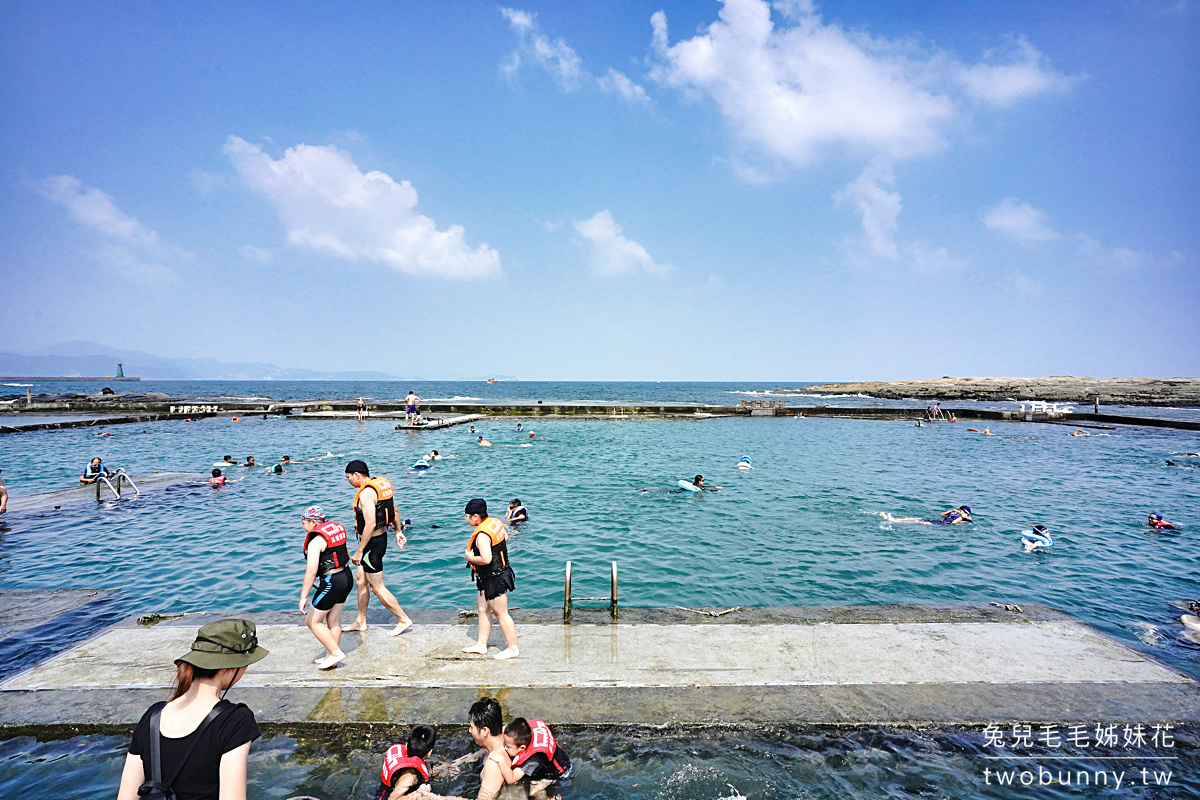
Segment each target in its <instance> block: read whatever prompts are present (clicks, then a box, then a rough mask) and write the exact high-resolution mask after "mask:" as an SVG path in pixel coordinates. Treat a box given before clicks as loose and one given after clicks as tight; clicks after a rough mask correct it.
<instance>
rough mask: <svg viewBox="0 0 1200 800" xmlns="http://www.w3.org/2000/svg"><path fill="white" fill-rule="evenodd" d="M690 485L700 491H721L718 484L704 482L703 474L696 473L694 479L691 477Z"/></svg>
mask: <svg viewBox="0 0 1200 800" xmlns="http://www.w3.org/2000/svg"><path fill="white" fill-rule="evenodd" d="M692 486H695V487H696V488H697V489H699V490H700V491H702V492H719V491H721V487H720V486H709V485H707V484H706V483H705V482H704V476H703V475H697V476H696V477H695V478H694V479H692Z"/></svg>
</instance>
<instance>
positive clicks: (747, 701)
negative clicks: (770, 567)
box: [0, 606, 1200, 726]
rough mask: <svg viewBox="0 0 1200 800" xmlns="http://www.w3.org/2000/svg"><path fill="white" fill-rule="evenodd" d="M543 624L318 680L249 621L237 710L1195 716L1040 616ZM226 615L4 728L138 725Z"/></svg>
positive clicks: (287, 716) (1081, 632) (548, 616)
mask: <svg viewBox="0 0 1200 800" xmlns="http://www.w3.org/2000/svg"><path fill="white" fill-rule="evenodd" d="M704 610H707V611H710V612H712V613H716V610H712V609H704ZM576 613H577V614H578V612H576ZM554 614H555V612H552V611H541V612H537V613H534V612H530V611H523V610H522V611H518V612H517V613H516V614H514V616H515V617H516V619H517V621H518V626H519V628H518V629H519V637H520V646H521V658H520V659H518V660H515V661H508V662H496V661H494V660H492V659H491V658H490V657H487V658H485V657H481V656H475V655H466V654H463V653H462V652H461V648H462V647H463V646H465V645H467V644H469V643H471V641H472V640H473V638H474V634H475V625H474V622H473V621H469V620H467V621H464V620H462V619H461V618H460V616H459V615H458V614H457V613H455V612H417V613H414V614H413V616H414V618H415V619H416V621H417V625H416V626H414V628H413V629H412V631H411V632H408V633H405V634H404V635H402V636H400V637H395V638H393V637H389V636H387V635H386V630H387V626H384V625H379V626H374V627H372V628H371V629H370V630H368V631H367V633H366V634H358V633H347V634H345V635H344V638H343V649H344V650H345V651H346V652H347V659H346V661H345V662H344V663H343V664H342V665H341V666H339V667H338V668H337V669H335V670H331V671H327V672H321V671H319V670H317V669H316V668H315V667H314V666H313V664H312V659H313V658H314V657H315V656H317V655H319V654H320V652H321V648H320V646H319V645H318V644H317V642H316V640H315V639H314V638H313V637H312V635H311V634H310V633H309V632H308V630H307V629H306V628H304V627H303V626H302V625H301V624H298V623H297V621H296V620H297V617H296V615H287V614H260V615H247V616H250V617H251V618H257V619H256V622H257V623H258V624H259V638H260V641H261V643H262V644H263V646H265V647H266V648H267V649H269V650H270V651H271V654H270V656H268V657H267V658H266V659H264V660H263V661H261V662H259V663H257V664H255V665H253V666H252V667H251V668H250V670H249V671H248V673H247V675H246V677H245V678H244V679H243V680H242V682H241V683H240V684H239V685H238V686H237V687H236V688H235V689H234V691H233V693H232V694H231V697H235V696H236V698H237V699H238V700H240V701H241V702H245V703H247V704H249V705H250V706H251V707H252V708H253V709H254V711H255V714H256V716H257V718H258V719H259V720H261V721H263V722H269V723H281V724H287V723H299V724H304V723H342V722H360V723H371V722H375V723H388V724H402V723H403V724H408V723H415V722H422V721H426V722H435V723H440V724H451V723H461V722H462V721H463V715H464V713H465V709H466V708H467V706H469V705H470V703H471V702H472V701H473V700H475V699H477V698H478V697H480V696H483V695H491V696H496V697H498V698H499V699H500V700H501V702H502V704H504V706H505V707H509V706H510V705H513V704H515V706H516V707H520V708H521V709H523V712H522V713H524V714H526V716H535V717H540V718H543V719H546V720H548V721H551V722H553V723H559V724H582V725H591V724H618V723H629V724H650V725H658V724H701V723H726V724H775V723H819V724H850V725H875V724H914V723H947V724H967V723H975V722H981V721H983V722H986V721H1004V720H1024V721H1037V720H1056V721H1060V722H1061V721H1064V720H1081V721H1083V720H1086V721H1098V720H1111V721H1144V722H1164V721H1172V722H1194V721H1197V720H1200V686H1197V684H1196V683H1195V682H1194V681H1192V680H1190V679H1189V678H1187V677H1186V676H1184V675H1181V674H1179V673H1177V672H1175V671H1173V670H1171V669H1168V668H1167V667H1165V666H1162V665H1160V664H1158V663H1157V662H1155V661H1152V660H1150V659H1148V658H1146V657H1145V656H1143V655H1141V654H1139V653H1137V652H1135V651H1133V650H1131V649H1129V648H1127V647H1125V646H1123V645H1121V644H1119V643H1117V642H1115V641H1113V640H1111V639H1109V638H1107V637H1105V636H1104V635H1102V634H1100V633H1098V632H1097V631H1095V630H1094V629H1092V628H1090V627H1089V626H1087V625H1083V624H1081V623H1078V622H1074V621H1071V620H1069V619H1067V618H1066V617H1064V616H1063V615H1062V614H1059V613H1058V612H1054V611H1053V610H1051V609H1045V608H1040V607H1034V608H1025V609H1022V610H1021V611H1020V612H1017V611H1010V610H1004V609H1002V608H995V607H991V606H975V607H965V606H964V607H955V608H943V609H938V608H931V607H916V606H914V607H908V606H890V607H856V608H842V609H752V610H746V611H744V612H741V611H735V612H732V613H729V614H725V615H723V616H720V617H711V616H707V615H705V614H701V613H696V610H681V609H637V610H626V611H622V613H621V621H620V622H619V623H616V624H613V623H611V622H607V621H604V622H601V621H599V620H595V617H598V616H599V614H592V615H591V616H592V617H593V620H594V621H589V622H583V623H580V622H579V621H578V620H579V617H576V618H575V619H576V624H572V625H563V624H562V623H561V612H558V614H559V619H558V620H557V621H555V620H554ZM739 615H740V617H741V618H740V619H738V617H739ZM223 616H234V615H232V614H230V615H226V614H205V615H189V616H188V617H183V618H179V619H170V620H165V621H163V622H161V623H160V624H157V625H153V626H139V625H137V624H136V622H134V621H132V620H126V621H125V622H123V623H121V624H120V625H118V626H116V627H114V628H111V629H109V630H107V631H105V632H103V633H101V634H100V635H99V636H96V637H94V638H92V639H90V640H89V641H87V642H85V643H83V644H81V645H79V646H77V647H75V648H73V649H72V650H70V651H69V652H67V653H63V654H61V655H59V656H57V657H56V658H53V659H51V660H49V661H47V662H45V663H43V664H41V665H39V666H37V667H35V668H34V669H32V670H28V671H26V672H24V673H22V674H20V675H17V676H15V677H13V678H10V679H9V680H8V681H6V682H5V683H3V684H0V725H6V726H13V725H66V724H76V725H78V724H129V723H131V722H133V721H136V719H137V718H138V717H139V716H140V715H141V713H142V712H143V711H144V710H145V708H146V706H147V705H148V704H149V703H151V702H153V701H154V700H156V699H159V698H161V697H162V696H163V695H164V693H165V689H166V687H167V686H168V685H169V683H170V681H171V678H172V676H173V674H174V668H173V666H172V662H173V660H174V659H175V658H177V657H178V656H179V655H182V654H183V653H184V652H186V651H187V649H188V647H189V645H190V643H191V641H192V638H193V636H194V634H195V630H196V628H197V627H199V626H200V625H202V624H204V623H206V622H208V621H211V620H213V619H218V618H221V617H223ZM539 617H540V618H541V621H536V620H537V619H538V618H539ZM492 644H493V650H492V653H495V652H496V650H497V649H498V648H497V646H503V645H502V640H501V638H500V635H499V631H497V630H493V636H492Z"/></svg>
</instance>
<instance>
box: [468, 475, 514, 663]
mask: <svg viewBox="0 0 1200 800" xmlns="http://www.w3.org/2000/svg"><path fill="white" fill-rule="evenodd" d="M466 514H467V524H468V525H469V526H471V538H470V539H468V540H467V549H466V558H467V564H468V565H470V567H471V571H472V573H473V574H474V576H475V588H476V589H477V590H478V591H479V594H478V595H477V596H476V598H475V607H476V608H477V609H478V610H479V639H478V641H476V642H475V644H473V645H471V646H470V647H464V648H463V652H464V653H478V654H479V655H487V651H488V636H489V635H490V634H491V632H492V621H491V618H490V617H492V616H494V617H495V618H496V623H497V624H498V625H499V626H500V631H501V633H503V634H504V642H505V644H506V645H507V647H506V648H505V649H504V650H501V651H500V652H499V653H497V654H496V655H495V659H496V660H497V661H504V660H506V659H509V658H516V657H517V656H519V655H520V654H521V653H520V651H519V650H517V626H516V625H514V624H513V621H512V617H510V616H509V615H508V592H510V591H512V590H513V589H515V588H516V587H517V582H516V575H515V574H514V573H513V571H512V567H510V566H509V565H508V531H507V530H505V528H504V523H503V522H501V521H500V520H498V519H496V518H495V517H489V516H488V513H487V503H486V502H485V501H483V500H481V499H479V498H475V499H474V500H471V501H470V502H469V503H467V510H466ZM489 615H490V616H489Z"/></svg>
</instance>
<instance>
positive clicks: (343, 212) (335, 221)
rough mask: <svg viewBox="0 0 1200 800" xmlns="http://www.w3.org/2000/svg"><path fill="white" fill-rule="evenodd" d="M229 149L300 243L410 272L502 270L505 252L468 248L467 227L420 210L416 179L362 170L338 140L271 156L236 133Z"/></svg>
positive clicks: (470, 274)
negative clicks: (440, 223) (439, 222)
mask: <svg viewBox="0 0 1200 800" xmlns="http://www.w3.org/2000/svg"><path fill="white" fill-rule="evenodd" d="M224 152H225V155H226V156H228V158H229V160H230V162H231V163H232V164H233V166H234V169H236V170H237V173H238V175H239V176H240V177H241V180H242V183H243V184H245V185H246V186H247V187H248V188H250V189H252V190H254V191H256V192H258V193H259V194H262V195H263V196H265V197H266V198H267V199H269V200H270V201H271V202H272V203H274V204H275V207H276V210H277V211H278V213H279V219H280V221H281V222H282V223H283V226H284V227H285V228H286V229H287V239H288V242H289V243H290V244H291V245H293V246H295V247H301V248H307V249H311V250H316V251H318V252H322V253H327V254H330V255H333V256H337V257H338V258H343V259H346V260H348V261H369V262H374V263H379V264H385V265H387V266H390V267H393V268H394V269H396V270H399V271H400V272H404V273H407V274H409V275H423V276H434V277H441V278H459V279H473V278H486V277H490V276H493V275H496V274H498V273H499V272H500V254H499V253H497V252H496V251H495V250H493V249H492V248H490V247H488V246H487V245H486V244H481V245H479V246H478V247H475V248H471V247H470V246H468V245H467V244H466V242H465V236H464V230H463V227H462V226H461V225H452V226H450V227H449V228H447V229H445V230H438V228H437V226H436V224H435V223H434V221H433V220H432V219H430V218H429V217H427V216H424V215H422V214H418V213H416V211H415V209H416V205H417V190H416V189H414V188H413V187H412V184H410V183H409V182H408V181H402V182H399V183H397V182H396V181H395V180H393V179H392V177H391V176H390V175H388V174H386V173H384V172H379V171H376V170H372V171H370V172H366V173H364V172H363V171H362V170H361V169H359V167H358V165H357V164H355V163H354V161H353V160H352V159H351V158H350V156H349V154H347V153H345V152H343V151H341V150H339V149H337V148H336V147H333V146H332V145H330V146H324V147H321V146H314V145H306V144H300V145H296V146H295V147H292V148H289V149H288V150H287V152H285V153H284V155H283V157H282V158H280V159H273V158H271V156H270V155H268V154H267V153H264V152H263V150H262V148H261V147H259V146H258V145H254V144H250V143H249V142H246V141H245V140H243V139H240V138H238V137H237V136H231V137H229V140H228V141H227V142H226V143H225V147H224Z"/></svg>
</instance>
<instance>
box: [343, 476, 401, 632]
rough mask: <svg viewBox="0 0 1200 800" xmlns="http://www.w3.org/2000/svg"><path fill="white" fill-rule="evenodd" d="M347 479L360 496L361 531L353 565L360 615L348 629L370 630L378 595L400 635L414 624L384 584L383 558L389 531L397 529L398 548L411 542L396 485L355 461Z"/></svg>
mask: <svg viewBox="0 0 1200 800" xmlns="http://www.w3.org/2000/svg"><path fill="white" fill-rule="evenodd" d="M346 480H348V481H349V482H350V485H351V486H353V487H354V488H355V489H358V493H357V494H355V495H354V527H355V530H356V531H357V532H358V548H357V549H356V550H355V551H354V555H352V556H351V557H350V562H351V563H352V564H354V565H355V566H356V567H358V570H357V571H356V572H355V575H354V583H355V587H356V592H357V595H356V596H357V599H358V616H357V617H356V618H355V620H354V624H352V625H351V626H350V627H349V628H347V630H351V631H365V630H366V629H367V603H369V602H370V600H371V594H372V593H374V595H375V596H376V597H378V598H379V602H381V603H383V606H384V608H386V609H387V610H388V611H390V612H392V615H393V616H395V617H396V627H394V628H392V629H391V630H390V631H388V635H389V636H399V635H400V634H401V633H404V631H405V630H407V629H408V628H409V626H411V625H412V620H411V619H409V617H408V615H407V614H405V613H404V609H402V608H401V607H400V603H398V602H397V601H396V597H395V595H393V594H392V593H391V592H390V591H389V590H388V588H387V584H385V583H384V582H383V556H384V553H386V552H387V529H388V526H392V527H394V528H395V529H396V546H397V547H399V548H400V549H401V550H403V549H404V545H405V544H406V543H407V542H408V539H407V538H406V537H405V536H404V534H403V533H402V532H401V530H402V528H403V525H401V524H400V521H399V519H397V516H396V504H395V500H394V492H393V490H392V484H391V482H390V481H389V480H388V479H387V478H382V477H378V476H377V477H374V478H372V477H371V471H370V470H369V469H367V465H366V462H364V461H360V460H358V459H355V460H354V461H351V462H350V463H349V464H347V465H346Z"/></svg>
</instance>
